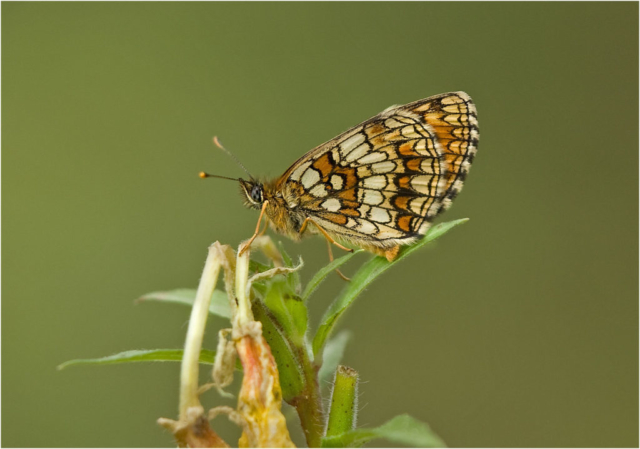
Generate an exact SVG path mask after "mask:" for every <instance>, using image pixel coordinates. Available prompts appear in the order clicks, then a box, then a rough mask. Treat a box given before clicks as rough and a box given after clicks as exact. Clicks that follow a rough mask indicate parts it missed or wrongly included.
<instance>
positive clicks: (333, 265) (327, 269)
mask: <svg viewBox="0 0 640 449" xmlns="http://www.w3.org/2000/svg"><path fill="white" fill-rule="evenodd" d="M363 251H364V250H361V249H360V250H358V251H354V252H352V253H349V254H347V255H344V256H342V257H340V258H339V259H336V260H334V261H333V262H330V263H329V264H327V265H325V266H324V268H322V269H321V270H320V271H318V272H317V273H316V274H315V275H314V276H313V278H312V279H311V280H310V281H309V283H308V284H307V286H306V287H305V289H304V292H303V293H302V300H303V301H304V302H307V300H308V299H309V296H311V294H312V293H313V292H314V291H315V290H316V289H317V288H318V286H319V285H320V283H321V282H322V281H324V279H325V278H326V277H327V276H328V275H329V274H330V273H331V272H332V271H333V270H335V269H337V268H338V267H340V266H341V265H343V264H345V263H346V262H348V261H349V260H350V259H351V258H352V257H353V256H355V255H356V254H358V253H361V252H363Z"/></svg>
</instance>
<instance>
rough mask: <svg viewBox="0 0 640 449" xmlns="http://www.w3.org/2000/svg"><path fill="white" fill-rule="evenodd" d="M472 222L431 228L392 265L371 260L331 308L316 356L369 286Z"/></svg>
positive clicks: (320, 330)
mask: <svg viewBox="0 0 640 449" xmlns="http://www.w3.org/2000/svg"><path fill="white" fill-rule="evenodd" d="M467 221H469V219H468V218H462V219H459V220H453V221H448V222H445V223H439V224H437V225H435V226H433V227H431V228H430V229H429V230H428V231H427V233H426V234H425V236H424V237H423V238H422V239H420V240H419V241H418V242H416V243H414V244H413V245H411V246H408V247H405V248H403V249H402V250H401V251H400V254H399V255H398V257H397V258H396V259H395V260H394V261H392V262H389V261H388V260H387V259H385V258H384V257H381V256H376V257H373V258H371V259H370V260H369V261H368V262H366V263H365V264H364V265H363V266H362V267H361V268H360V269H359V270H358V271H357V272H356V274H355V275H354V276H353V278H352V279H351V282H349V284H348V285H347V286H346V287H345V289H344V290H343V291H342V293H341V294H340V296H338V298H337V299H336V300H335V301H334V302H333V303H332V304H331V305H330V306H329V308H328V309H327V311H326V312H325V314H324V316H323V318H322V320H321V324H320V327H319V328H318V331H317V332H316V335H315V337H314V339H313V354H314V356H317V355H318V354H319V353H320V351H321V350H322V348H323V346H324V343H325V341H326V339H327V337H328V336H329V335H330V333H331V331H332V330H333V328H334V327H335V325H336V322H337V320H338V318H339V317H340V316H341V315H342V314H343V313H344V311H345V310H347V308H348V307H349V306H350V305H351V304H352V303H353V301H354V300H355V299H356V298H357V297H358V295H360V293H362V292H363V291H364V289H365V288H367V287H368V286H369V284H371V283H372V282H373V281H374V280H375V279H376V278H377V277H378V276H380V275H381V274H382V273H384V272H385V271H387V270H388V269H389V268H391V267H392V266H393V265H395V264H397V263H398V262H400V261H402V260H404V259H405V258H406V257H408V256H409V255H410V254H412V253H413V252H415V251H417V250H418V249H420V248H422V247H424V246H426V245H427V244H429V243H430V242H433V241H434V240H435V239H437V238H439V237H441V236H443V235H444V234H446V233H447V232H449V231H450V230H451V229H453V228H454V227H456V226H458V225H461V224H462V223H466V222H467Z"/></svg>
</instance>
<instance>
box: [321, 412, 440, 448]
mask: <svg viewBox="0 0 640 449" xmlns="http://www.w3.org/2000/svg"><path fill="white" fill-rule="evenodd" d="M377 438H384V439H386V440H388V441H391V442H392V443H398V444H404V445H407V446H411V447H446V444H445V443H444V441H442V439H441V438H440V437H439V436H438V435H436V434H435V432H434V431H433V430H431V428H430V427H429V426H428V425H426V424H425V423H422V422H420V421H418V420H417V419H415V418H412V417H411V416H409V415H400V416H396V417H395V418H393V419H392V420H390V421H387V422H386V423H385V424H383V425H381V426H379V427H376V428H373V429H354V430H351V431H348V432H345V433H343V434H341V435H337V436H331V437H324V438H323V439H322V447H354V446H362V445H363V444H366V443H368V442H369V441H371V440H374V439H377Z"/></svg>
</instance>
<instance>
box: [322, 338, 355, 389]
mask: <svg viewBox="0 0 640 449" xmlns="http://www.w3.org/2000/svg"><path fill="white" fill-rule="evenodd" d="M350 338H351V332H349V331H347V330H343V331H341V332H339V333H338V335H336V336H335V337H333V338H332V339H330V340H329V341H327V344H326V345H325V347H324V352H323V354H322V367H320V371H319V372H318V381H319V382H320V384H321V385H322V384H323V383H324V382H326V381H327V380H329V379H330V378H331V376H333V373H335V372H336V368H337V367H338V365H339V364H340V361H341V360H342V356H343V355H344V350H345V348H346V346H347V343H348V342H349V339H350Z"/></svg>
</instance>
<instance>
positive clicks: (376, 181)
mask: <svg viewBox="0 0 640 449" xmlns="http://www.w3.org/2000/svg"><path fill="white" fill-rule="evenodd" d="M363 184H364V187H365V188H367V189H374V190H380V189H384V188H385V187H386V186H387V177H386V176H381V175H380V176H370V177H368V178H365V179H364V181H363Z"/></svg>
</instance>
